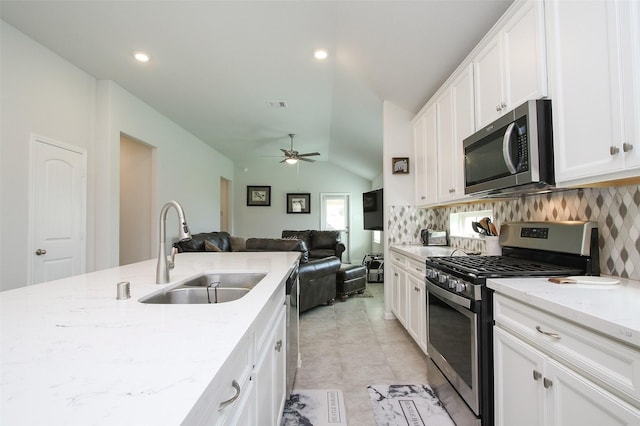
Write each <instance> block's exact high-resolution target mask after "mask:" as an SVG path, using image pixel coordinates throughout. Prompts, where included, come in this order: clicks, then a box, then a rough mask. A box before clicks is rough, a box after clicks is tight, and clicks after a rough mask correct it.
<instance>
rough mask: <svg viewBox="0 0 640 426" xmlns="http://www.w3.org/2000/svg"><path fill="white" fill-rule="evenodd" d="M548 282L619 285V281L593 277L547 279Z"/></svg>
mask: <svg viewBox="0 0 640 426" xmlns="http://www.w3.org/2000/svg"><path fill="white" fill-rule="evenodd" d="M549 281H551V282H552V283H555V284H590V285H616V284H619V283H620V280H618V279H615V278H609V277H595V276H574V277H560V278H555V277H554V278H549Z"/></svg>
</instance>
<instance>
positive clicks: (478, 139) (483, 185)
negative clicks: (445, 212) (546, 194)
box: [463, 100, 555, 196]
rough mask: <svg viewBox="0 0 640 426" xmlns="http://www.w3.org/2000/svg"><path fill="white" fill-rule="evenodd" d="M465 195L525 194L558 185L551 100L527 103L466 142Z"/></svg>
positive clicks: (464, 144)
mask: <svg viewBox="0 0 640 426" xmlns="http://www.w3.org/2000/svg"><path fill="white" fill-rule="evenodd" d="M463 146H464V182H465V184H464V192H465V194H476V195H487V196H491V195H501V194H510V193H524V192H527V191H531V190H535V189H545V188H549V187H551V186H553V185H554V184H555V178H554V171H553V130H552V127H551V101H550V100H533V101H527V102H525V103H524V104H522V105H520V106H519V107H517V108H515V109H513V110H512V111H510V112H508V113H507V114H505V115H503V116H502V117H500V118H499V119H497V120H496V121H494V122H493V123H491V124H489V125H488V126H485V127H484V128H483V129H480V130H479V131H477V132H476V133H474V134H473V135H471V136H469V137H468V138H466V139H464V141H463Z"/></svg>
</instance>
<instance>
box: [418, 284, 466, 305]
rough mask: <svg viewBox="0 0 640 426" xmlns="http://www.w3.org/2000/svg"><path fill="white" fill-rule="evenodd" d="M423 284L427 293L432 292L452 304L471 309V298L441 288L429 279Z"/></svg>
mask: <svg viewBox="0 0 640 426" xmlns="http://www.w3.org/2000/svg"><path fill="white" fill-rule="evenodd" d="M425 284H426V287H427V291H428V292H429V293H433V294H435V295H436V296H438V297H439V298H441V299H444V300H447V301H449V302H451V303H453V304H456V305H458V306H461V307H463V308H465V309H468V310H471V300H469V299H466V298H464V297H462V296H458V295H457V294H455V293H451V292H450V291H447V290H443V289H441V288H440V287H438V286H437V285H435V284H433V283H432V282H431V281H429V280H426V283H425Z"/></svg>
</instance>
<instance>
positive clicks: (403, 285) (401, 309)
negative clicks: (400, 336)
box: [396, 269, 408, 327]
mask: <svg viewBox="0 0 640 426" xmlns="http://www.w3.org/2000/svg"><path fill="white" fill-rule="evenodd" d="M397 279H398V311H397V312H396V316H397V317H398V320H400V322H401V323H402V325H404V326H405V327H406V326H407V310H408V308H407V288H408V286H407V272H406V271H404V270H401V269H399V270H398V278H397Z"/></svg>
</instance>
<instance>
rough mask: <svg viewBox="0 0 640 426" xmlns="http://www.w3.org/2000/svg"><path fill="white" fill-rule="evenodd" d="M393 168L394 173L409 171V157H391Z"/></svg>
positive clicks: (406, 172)
mask: <svg viewBox="0 0 640 426" xmlns="http://www.w3.org/2000/svg"><path fill="white" fill-rule="evenodd" d="M391 170H392V172H393V174H394V175H395V174H405V175H406V174H408V173H409V157H393V158H392V159H391Z"/></svg>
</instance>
